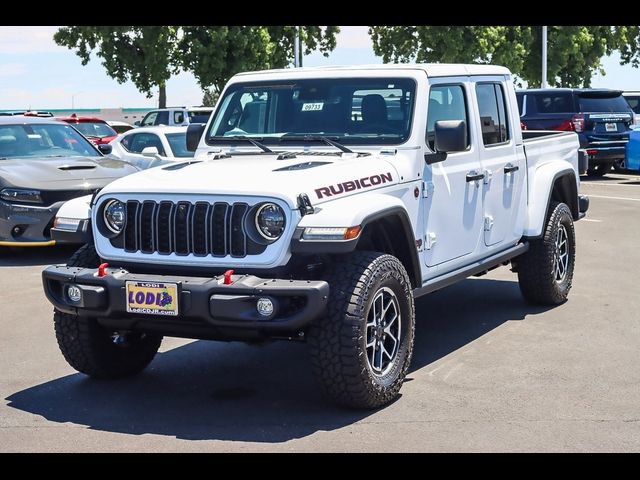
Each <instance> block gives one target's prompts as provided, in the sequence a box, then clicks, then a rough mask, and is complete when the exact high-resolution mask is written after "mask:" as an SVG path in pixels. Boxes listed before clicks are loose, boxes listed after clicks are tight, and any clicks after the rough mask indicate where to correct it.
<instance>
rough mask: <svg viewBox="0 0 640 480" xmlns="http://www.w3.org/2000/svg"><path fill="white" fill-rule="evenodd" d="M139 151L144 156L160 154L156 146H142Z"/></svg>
mask: <svg viewBox="0 0 640 480" xmlns="http://www.w3.org/2000/svg"><path fill="white" fill-rule="evenodd" d="M140 153H141V154H142V155H144V156H145V157H155V156H156V155H160V152H159V151H158V147H144V148H143V149H142V152H140Z"/></svg>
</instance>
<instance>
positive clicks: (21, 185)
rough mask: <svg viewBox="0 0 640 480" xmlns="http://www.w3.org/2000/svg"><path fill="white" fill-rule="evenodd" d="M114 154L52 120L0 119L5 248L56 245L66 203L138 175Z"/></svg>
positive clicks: (0, 221) (0, 222) (0, 225)
mask: <svg viewBox="0 0 640 480" xmlns="http://www.w3.org/2000/svg"><path fill="white" fill-rule="evenodd" d="M111 150H112V147H111V145H108V144H99V145H96V144H94V143H92V142H90V141H89V140H87V138H85V137H84V136H83V135H81V134H80V133H79V131H78V130H76V129H75V128H74V127H72V126H71V125H69V124H68V123H65V122H62V121H59V120H56V119H54V118H51V117H48V118H43V117H39V116H24V115H20V116H2V117H0V248H2V247H8V246H43V245H52V244H53V243H55V242H54V241H53V240H52V239H51V228H52V226H53V222H54V216H55V214H56V212H57V210H58V208H60V206H61V205H62V204H63V203H64V202H65V201H67V200H69V199H72V198H76V197H79V196H82V195H86V194H88V193H93V192H95V191H97V190H99V189H100V188H102V187H104V186H105V185H106V184H108V183H109V182H111V181H112V180H115V179H116V178H119V177H122V176H125V175H128V174H130V173H134V172H136V171H138V170H139V169H138V168H137V167H135V166H133V165H132V164H130V163H128V162H126V161H123V160H117V159H114V158H108V157H105V155H106V154H109V153H110V152H111Z"/></svg>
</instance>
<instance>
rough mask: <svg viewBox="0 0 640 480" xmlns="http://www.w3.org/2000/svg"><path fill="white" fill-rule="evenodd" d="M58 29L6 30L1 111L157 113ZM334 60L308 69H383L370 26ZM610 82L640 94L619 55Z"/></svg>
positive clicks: (171, 98)
mask: <svg viewBox="0 0 640 480" xmlns="http://www.w3.org/2000/svg"><path fill="white" fill-rule="evenodd" d="M57 28H58V27H55V26H24V27H19V26H10V27H7V26H0V110H6V109H26V108H31V109H34V110H35V109H41V110H44V109H57V108H71V107H75V108H118V107H129V108H132V107H140V108H143V107H150V108H152V107H155V106H157V95H156V96H154V97H152V98H150V99H149V98H146V97H145V95H144V94H142V93H140V92H138V91H137V90H136V88H135V86H134V85H133V84H132V83H131V82H127V83H124V84H119V83H118V82H117V81H116V80H113V79H112V78H110V77H109V76H107V74H106V73H105V71H104V67H102V65H101V64H100V60H98V59H92V60H91V61H90V62H89V63H88V64H87V65H86V66H82V64H81V63H80V59H79V57H77V56H76V54H75V53H74V52H73V51H71V50H69V49H67V48H64V47H59V46H57V45H56V44H55V42H54V41H53V34H54V33H55V31H56V30H57ZM340 29H341V32H340V34H339V35H338V38H337V47H336V49H335V50H334V51H333V52H331V54H330V55H329V57H328V58H327V57H324V56H323V55H322V54H320V53H319V52H314V53H312V54H310V55H307V56H305V57H304V60H303V65H304V66H321V65H356V64H376V63H382V58H380V57H376V56H375V55H374V53H373V49H372V46H371V39H370V38H369V35H368V34H367V27H365V26H342V27H340ZM602 64H603V67H604V69H605V71H606V76H601V75H599V74H596V75H594V77H593V79H592V86H594V87H607V88H617V89H621V90H640V69H637V68H633V67H631V66H629V65H625V66H621V65H620V64H619V55H617V54H614V55H612V56H611V57H605V58H603V60H602ZM201 101H202V91H201V89H200V87H199V86H198V84H197V82H196V80H195V78H194V77H193V75H191V74H190V73H187V72H182V73H180V74H178V75H176V76H175V77H174V78H172V79H171V80H169V82H168V83H167V103H168V105H200V104H201Z"/></svg>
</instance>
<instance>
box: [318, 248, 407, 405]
mask: <svg viewBox="0 0 640 480" xmlns="http://www.w3.org/2000/svg"><path fill="white" fill-rule="evenodd" d="M329 287H330V289H331V290H330V292H331V293H330V299H329V307H328V314H327V316H326V317H325V318H323V319H319V320H317V321H316V322H314V324H313V325H312V327H311V329H310V331H309V344H310V351H311V357H312V363H313V367H314V371H315V373H316V376H317V377H318V379H319V381H320V384H321V385H322V387H323V389H324V391H325V393H326V394H327V395H328V397H329V398H330V399H332V400H333V401H335V402H336V403H339V404H341V405H346V406H350V407H357V408H376V407H380V406H383V405H385V404H387V403H389V402H391V401H392V400H393V399H395V398H396V396H397V395H398V392H399V391H400V388H401V387H402V383H403V381H404V378H405V376H406V374H407V371H408V369H409V365H410V363H411V356H412V353H413V339H414V331H415V312H414V305H413V292H412V288H411V282H410V281H409V276H408V275H407V272H406V270H405V268H404V266H403V265H402V263H401V262H400V261H399V260H398V259H397V258H395V257H393V256H391V255H386V254H382V253H377V252H355V253H354V254H352V255H351V256H350V257H348V259H346V260H345V261H341V262H336V264H335V265H334V267H333V271H332V273H331V275H330V278H329Z"/></svg>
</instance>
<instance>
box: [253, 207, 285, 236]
mask: <svg viewBox="0 0 640 480" xmlns="http://www.w3.org/2000/svg"><path fill="white" fill-rule="evenodd" d="M284 223H285V216H284V210H283V209H282V208H281V207H280V206H279V205H276V204H275V203H265V204H263V205H260V207H258V210H257V211H256V228H257V230H258V233H259V234H260V235H262V236H263V237H264V238H265V239H266V240H270V241H273V240H277V239H278V238H280V235H282V232H283V231H284Z"/></svg>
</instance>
